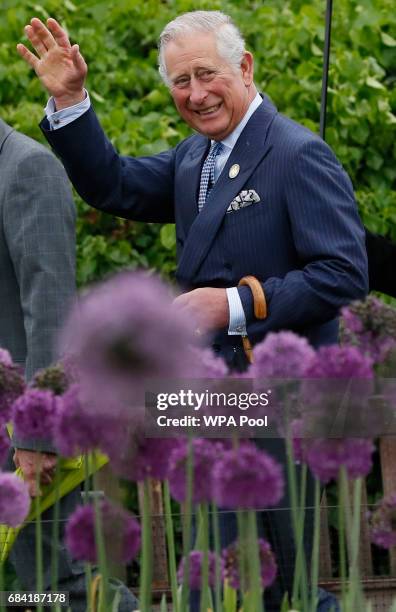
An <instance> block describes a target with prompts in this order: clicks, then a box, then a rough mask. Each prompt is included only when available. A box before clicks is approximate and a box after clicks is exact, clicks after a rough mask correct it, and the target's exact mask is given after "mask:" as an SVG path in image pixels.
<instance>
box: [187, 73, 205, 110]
mask: <svg viewBox="0 0 396 612" xmlns="http://www.w3.org/2000/svg"><path fill="white" fill-rule="evenodd" d="M207 95H208V94H207V91H206V90H205V87H203V86H202V83H200V82H199V80H198V79H195V78H192V79H191V83H190V102H191V103H192V104H202V102H203V101H204V100H205V98H206V96H207Z"/></svg>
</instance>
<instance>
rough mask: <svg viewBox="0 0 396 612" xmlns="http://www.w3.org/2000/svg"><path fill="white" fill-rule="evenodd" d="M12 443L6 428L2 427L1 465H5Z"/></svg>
mask: <svg viewBox="0 0 396 612" xmlns="http://www.w3.org/2000/svg"><path fill="white" fill-rule="evenodd" d="M10 446H11V441H10V436H9V435H8V433H7V430H6V428H5V427H4V426H3V425H0V465H4V463H5V461H6V459H7V455H8V452H9V450H10Z"/></svg>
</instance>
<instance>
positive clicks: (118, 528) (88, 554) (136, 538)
mask: <svg viewBox="0 0 396 612" xmlns="http://www.w3.org/2000/svg"><path fill="white" fill-rule="evenodd" d="M100 512H101V524H102V532H103V540H104V543H105V548H106V556H107V557H108V558H109V559H111V560H112V561H114V562H117V563H119V562H123V563H128V562H129V561H131V560H132V559H133V558H134V557H136V555H137V553H138V551H139V548H140V525H139V523H138V522H137V520H136V519H135V517H134V516H132V514H131V513H130V512H127V511H126V510H124V509H123V508H121V507H120V506H116V505H115V504H112V503H110V502H109V501H108V500H103V501H102V502H101V503H100ZM66 546H67V548H68V549H69V551H70V554H71V555H72V557H73V558H74V559H78V560H80V561H88V562H89V563H97V561H98V557H97V549H96V542H95V510H94V507H93V506H92V505H89V504H87V505H85V506H79V507H78V508H77V509H76V510H75V511H74V512H73V514H72V515H71V516H70V517H69V520H68V523H67V525H66Z"/></svg>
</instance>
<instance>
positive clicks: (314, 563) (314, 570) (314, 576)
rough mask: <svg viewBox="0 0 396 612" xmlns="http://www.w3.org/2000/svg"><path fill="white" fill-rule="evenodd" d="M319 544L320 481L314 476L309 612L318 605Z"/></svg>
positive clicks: (312, 611)
mask: <svg viewBox="0 0 396 612" xmlns="http://www.w3.org/2000/svg"><path fill="white" fill-rule="evenodd" d="M319 545H320V481H319V480H318V479H317V478H315V505H314V530H313V546H312V557H311V603H310V610H311V612H316V608H317V605H318V595H317V592H318V578H319V554H320V550H319Z"/></svg>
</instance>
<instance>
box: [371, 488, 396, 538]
mask: <svg viewBox="0 0 396 612" xmlns="http://www.w3.org/2000/svg"><path fill="white" fill-rule="evenodd" d="M370 527H371V540H372V542H374V544H376V545H377V546H381V548H392V547H393V546H396V493H391V494H390V495H387V496H386V497H384V498H383V499H382V500H381V501H380V503H379V504H377V508H376V509H375V510H374V512H373V513H372V514H371V515H370Z"/></svg>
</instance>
